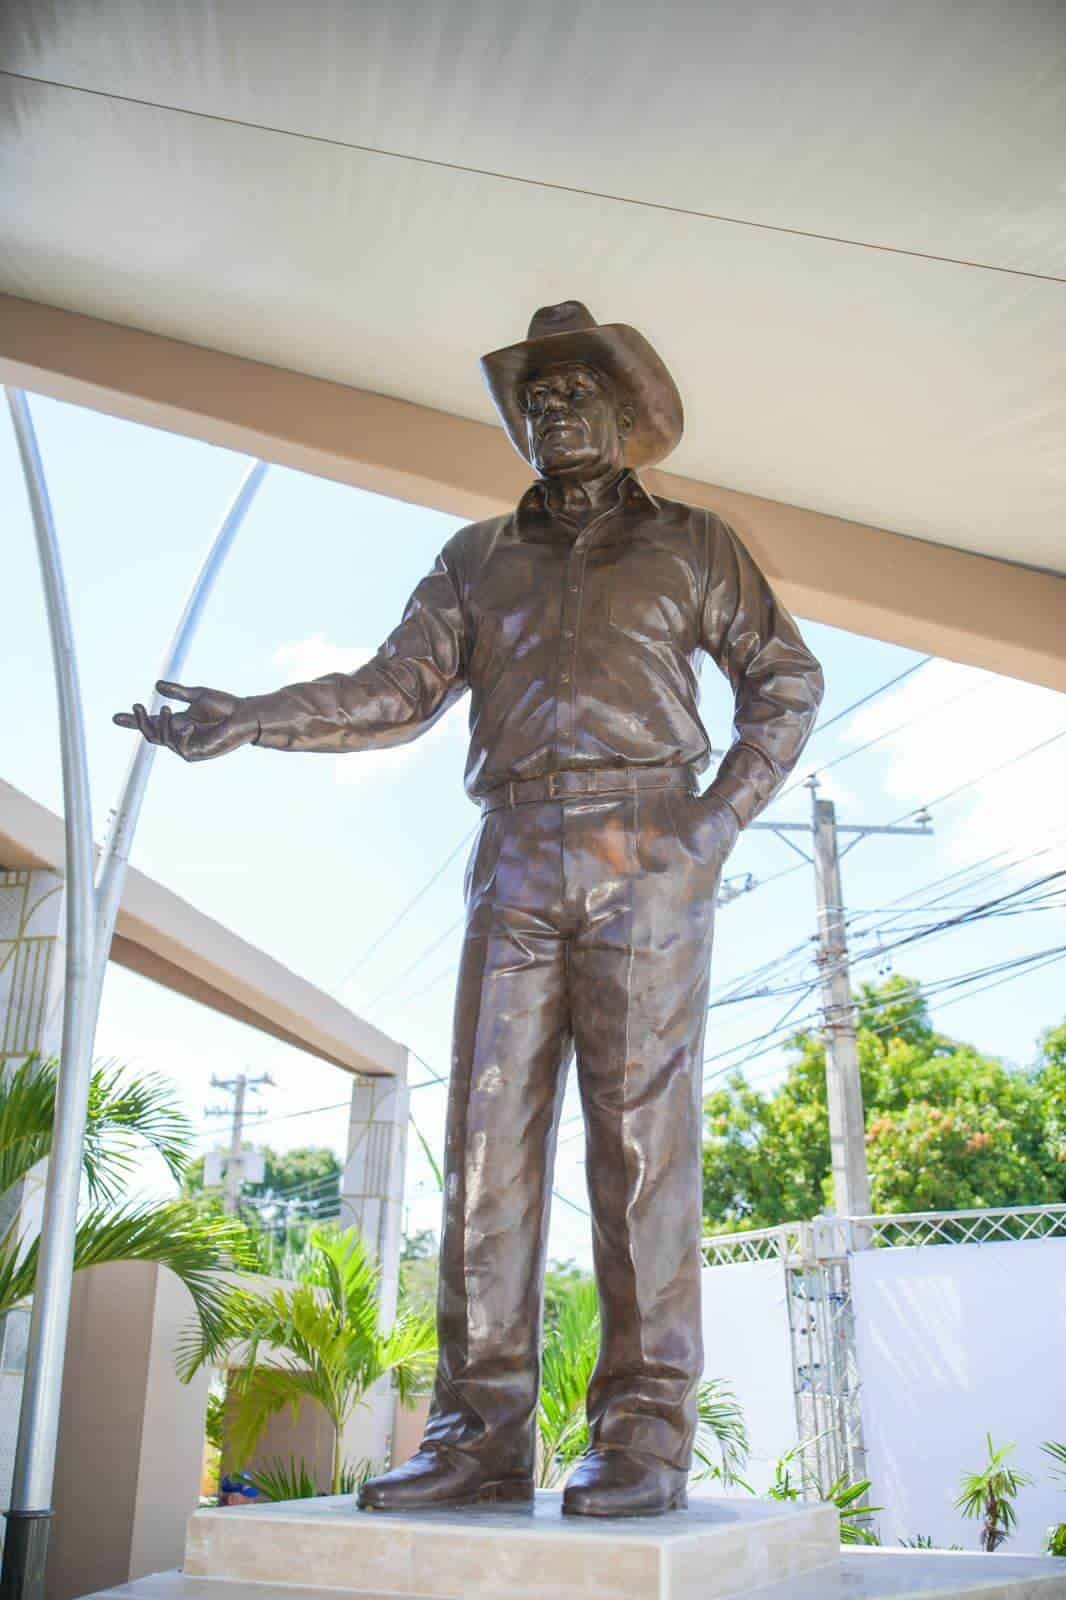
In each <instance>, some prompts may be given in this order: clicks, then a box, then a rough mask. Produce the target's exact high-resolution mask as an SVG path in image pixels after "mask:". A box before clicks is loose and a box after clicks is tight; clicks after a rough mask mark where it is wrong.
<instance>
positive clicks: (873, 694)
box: [811, 656, 935, 741]
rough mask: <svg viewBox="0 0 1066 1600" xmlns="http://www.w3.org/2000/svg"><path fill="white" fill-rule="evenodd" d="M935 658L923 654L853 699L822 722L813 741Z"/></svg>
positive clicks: (814, 734)
mask: <svg viewBox="0 0 1066 1600" xmlns="http://www.w3.org/2000/svg"><path fill="white" fill-rule="evenodd" d="M934 659H935V658H934V657H933V656H923V657H922V659H921V660H920V661H915V662H913V663H912V664H911V665H910V666H909V667H905V668H904V670H903V671H902V672H898V673H897V674H896V676H895V677H894V678H889V680H888V682H887V683H882V684H881V685H880V686H879V687H878V688H876V689H871V690H870V692H869V694H864V695H863V696H862V697H861V698H860V699H858V700H853V701H852V703H851V705H850V706H845V707H844V709H843V711H838V712H837V713H836V715H835V716H833V717H830V718H829V721H828V722H820V723H819V724H818V726H817V728H815V730H814V732H813V734H812V735H811V741H813V740H815V739H820V738H821V736H822V734H823V733H827V732H828V731H829V729H830V728H831V727H833V726H834V724H835V723H837V722H842V721H843V720H844V718H845V717H850V716H851V713H852V712H853V711H858V710H859V709H860V708H861V707H862V706H868V705H869V704H870V701H871V700H876V699H877V697H878V695H882V694H885V693H886V692H887V691H888V690H889V689H894V688H895V686H896V684H897V683H902V682H903V680H904V678H909V677H911V676H912V675H913V674H914V673H915V672H920V671H921V670H922V668H923V667H927V666H928V665H929V663H930V661H932V660H934Z"/></svg>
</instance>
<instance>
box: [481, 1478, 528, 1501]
mask: <svg viewBox="0 0 1066 1600" xmlns="http://www.w3.org/2000/svg"><path fill="white" fill-rule="evenodd" d="M532 1498H533V1485H532V1483H531V1482H530V1481H529V1479H528V1478H501V1479H499V1480H498V1481H497V1482H496V1483H483V1484H482V1486H481V1489H480V1491H479V1493H478V1500H479V1501H480V1502H481V1503H482V1504H483V1505H517V1504H522V1505H528V1503H529V1502H530V1501H531V1500H532Z"/></svg>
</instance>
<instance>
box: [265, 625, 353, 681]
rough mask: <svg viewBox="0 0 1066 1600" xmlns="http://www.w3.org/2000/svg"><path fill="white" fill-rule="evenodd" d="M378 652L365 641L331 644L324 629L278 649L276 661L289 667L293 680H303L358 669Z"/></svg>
mask: <svg viewBox="0 0 1066 1600" xmlns="http://www.w3.org/2000/svg"><path fill="white" fill-rule="evenodd" d="M375 653H376V652H375V651H374V650H372V649H369V648H368V647H367V646H366V645H363V644H356V645H347V644H331V643H330V641H329V640H328V639H327V638H326V636H325V634H324V633H313V634H312V635H311V637H310V639H297V640H295V641H294V642H293V643H292V644H283V645H282V646H281V647H280V648H279V649H277V650H275V652H274V665H275V666H278V667H284V668H285V670H286V672H287V673H288V675H289V682H290V683H302V682H304V681H305V680H306V679H308V678H324V677H325V675H326V673H327V672H354V671H355V670H356V668H357V667H362V666H365V665H366V663H367V662H368V661H370V660H372V658H373V656H374V655H375Z"/></svg>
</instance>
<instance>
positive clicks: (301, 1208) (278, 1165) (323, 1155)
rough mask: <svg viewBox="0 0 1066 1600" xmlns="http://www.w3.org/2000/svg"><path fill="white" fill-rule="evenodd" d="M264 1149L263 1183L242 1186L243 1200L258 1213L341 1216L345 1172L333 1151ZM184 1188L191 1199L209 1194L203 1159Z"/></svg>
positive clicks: (309, 1147)
mask: <svg viewBox="0 0 1066 1600" xmlns="http://www.w3.org/2000/svg"><path fill="white" fill-rule="evenodd" d="M260 1148H261V1149H262V1152H263V1180H262V1182H261V1183H245V1184H242V1186H241V1198H242V1200H247V1201H250V1202H251V1203H252V1204H253V1206H254V1209H255V1210H256V1211H276V1212H277V1214H278V1215H280V1216H285V1215H286V1214H289V1215H292V1216H298V1217H305V1218H308V1219H310V1220H311V1221H312V1222H317V1221H325V1220H327V1219H328V1218H330V1217H335V1216H336V1215H337V1212H338V1211H339V1210H340V1202H341V1189H340V1182H341V1170H342V1168H341V1163H340V1162H339V1161H338V1159H337V1157H336V1155H335V1154H334V1153H333V1151H332V1150H327V1149H325V1148H323V1147H321V1146H318V1145H303V1146H301V1147H300V1148H299V1149H296V1150H271V1149H270V1148H269V1146H261V1147H260ZM184 1184H185V1190H186V1193H188V1194H189V1195H199V1194H203V1193H204V1192H205V1191H204V1158H203V1156H197V1158H196V1160H195V1161H190V1162H189V1165H188V1167H187V1169H186V1172H185V1180H184Z"/></svg>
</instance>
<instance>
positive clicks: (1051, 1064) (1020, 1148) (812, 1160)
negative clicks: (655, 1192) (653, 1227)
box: [703, 977, 1066, 1229]
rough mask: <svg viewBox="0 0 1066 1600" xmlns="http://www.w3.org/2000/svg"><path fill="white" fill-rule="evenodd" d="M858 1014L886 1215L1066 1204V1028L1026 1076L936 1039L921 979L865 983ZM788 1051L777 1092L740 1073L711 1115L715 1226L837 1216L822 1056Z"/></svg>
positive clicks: (794, 1045)
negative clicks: (829, 1212)
mask: <svg viewBox="0 0 1066 1600" xmlns="http://www.w3.org/2000/svg"><path fill="white" fill-rule="evenodd" d="M857 1010H858V1019H857V1020H858V1049H859V1068H860V1073H861V1076H862V1090H863V1103H864V1105H865V1108H866V1149H867V1160H868V1163H869V1168H870V1184H871V1195H872V1203H873V1207H874V1209H875V1210H876V1211H882V1212H900V1211H936V1210H956V1209H965V1208H969V1207H983V1206H1012V1205H1037V1204H1041V1203H1044V1202H1047V1201H1057V1200H1066V1024H1063V1026H1062V1027H1060V1028H1057V1029H1053V1030H1052V1031H1051V1032H1050V1033H1048V1034H1047V1035H1045V1037H1044V1039H1043V1040H1042V1041H1041V1054H1040V1059H1039V1061H1038V1063H1037V1066H1036V1067H1035V1068H1034V1069H1032V1070H1031V1071H1027V1072H1021V1071H1014V1070H1012V1069H1011V1068H1010V1067H1008V1066H1006V1065H1005V1064H1004V1063H1003V1062H1002V1061H1000V1060H998V1059H997V1058H996V1057H994V1056H989V1055H984V1054H982V1053H981V1052H980V1051H979V1050H977V1049H976V1048H975V1047H974V1046H973V1045H971V1044H967V1043H964V1042H962V1041H960V1040H957V1039H952V1038H949V1037H948V1036H947V1035H945V1034H941V1033H938V1032H937V1031H936V1030H935V1029H934V1028H933V1026H932V1023H931V1021H930V1017H929V1010H928V1006H927V1004H926V1002H925V999H924V997H923V995H922V991H921V987H920V985H919V984H918V983H916V982H914V981H913V980H911V979H908V978H904V977H893V978H890V979H888V981H887V982H885V983H882V984H880V985H869V984H867V985H865V986H864V987H863V988H862V990H861V992H860V994H859V996H858V1000H857ZM788 1048H789V1054H790V1058H791V1059H790V1060H789V1062H788V1066H787V1069H786V1072H785V1077H784V1080H783V1082H781V1084H780V1085H779V1086H778V1087H777V1088H775V1089H773V1090H770V1091H768V1092H764V1091H763V1090H761V1089H759V1088H757V1087H754V1086H753V1085H751V1084H749V1083H748V1082H747V1081H746V1080H745V1079H744V1078H743V1077H742V1076H741V1075H740V1074H737V1075H735V1076H734V1077H733V1078H732V1079H731V1080H730V1081H729V1082H728V1084H727V1085H726V1086H725V1087H724V1088H722V1089H719V1090H716V1091H714V1092H713V1093H711V1094H710V1095H708V1097H707V1099H706V1101H705V1103H704V1105H705V1114H706V1124H705V1141H704V1154H703V1191H704V1214H705V1217H706V1220H707V1223H708V1225H709V1226H710V1227H712V1228H718V1229H730V1228H758V1227H772V1226H773V1225H775V1224H777V1223H780V1222H788V1221H802V1220H805V1219H809V1218H811V1217H814V1216H817V1215H818V1214H819V1213H820V1212H821V1211H823V1210H825V1208H826V1207H827V1206H831V1205H832V1180H831V1176H830V1160H829V1126H828V1114H827V1109H826V1087H825V1047H824V1045H823V1042H822V1039H821V1037H820V1035H819V1034H817V1033H811V1032H805V1033H798V1034H796V1035H795V1037H794V1038H793V1039H792V1040H791V1041H790V1044H789V1047H788Z"/></svg>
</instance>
